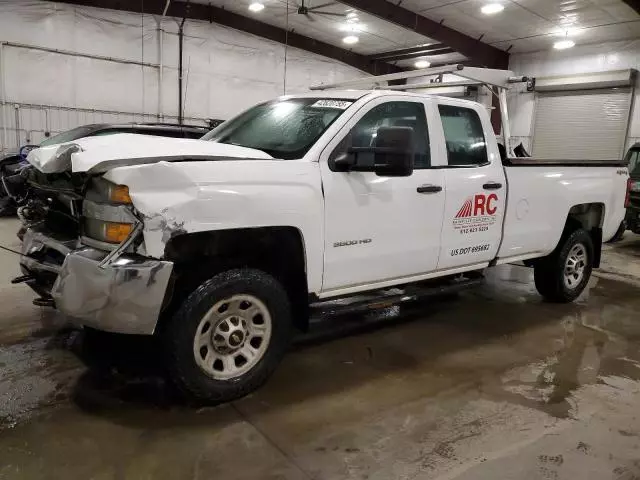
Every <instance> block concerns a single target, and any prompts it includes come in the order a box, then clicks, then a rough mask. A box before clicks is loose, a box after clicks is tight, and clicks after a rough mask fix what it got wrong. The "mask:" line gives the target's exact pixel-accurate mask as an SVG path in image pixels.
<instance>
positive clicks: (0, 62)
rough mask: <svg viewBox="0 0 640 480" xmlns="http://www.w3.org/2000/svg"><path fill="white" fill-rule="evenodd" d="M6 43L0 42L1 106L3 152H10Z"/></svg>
mask: <svg viewBox="0 0 640 480" xmlns="http://www.w3.org/2000/svg"><path fill="white" fill-rule="evenodd" d="M4 72H5V69H4V42H0V100H1V102H0V106H1V107H2V148H3V150H5V151H6V150H9V148H8V146H7V141H8V139H7V113H6V106H7V96H6V93H5V88H4V82H5V77H4Z"/></svg>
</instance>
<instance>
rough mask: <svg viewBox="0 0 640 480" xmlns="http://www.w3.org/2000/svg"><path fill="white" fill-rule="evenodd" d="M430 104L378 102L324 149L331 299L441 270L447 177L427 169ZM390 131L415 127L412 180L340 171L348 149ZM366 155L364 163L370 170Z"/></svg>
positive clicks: (326, 285) (326, 280)
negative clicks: (340, 160)
mask: <svg viewBox="0 0 640 480" xmlns="http://www.w3.org/2000/svg"><path fill="white" fill-rule="evenodd" d="M429 106H430V101H429V100H422V99H416V98H415V97H410V96H401V95H398V96H397V97H396V96H393V97H389V96H385V97H384V98H378V99H376V100H373V101H372V102H370V103H369V104H367V105H366V106H365V107H363V108H362V109H361V110H360V111H359V112H358V113H357V114H356V115H355V116H354V117H353V118H352V119H351V120H350V121H349V122H348V123H347V124H346V125H345V127H344V128H343V130H342V131H341V132H340V133H339V134H338V135H337V136H336V137H335V138H334V139H333V140H332V141H331V142H330V143H329V144H328V146H327V148H325V150H324V151H323V153H322V155H321V157H320V169H321V173H322V182H323V188H324V196H325V217H324V218H325V220H324V223H325V249H324V275H323V288H322V290H323V294H326V296H330V295H332V294H341V293H350V292H355V291H359V290H366V289H369V288H371V286H373V285H374V284H375V285H376V286H380V287H382V286H385V285H392V284H398V283H403V279H409V277H412V276H419V275H421V274H425V273H428V272H432V271H434V270H435V269H436V267H437V264H438V255H439V250H440V231H441V228H442V218H443V210H444V204H445V192H444V173H443V171H442V170H440V169H430V167H431V145H430V142H429V128H428V123H427V115H426V111H427V109H428V108H429ZM393 126H402V127H411V128H413V129H414V141H415V161H414V171H413V173H412V174H411V175H410V176H407V177H383V176H378V175H377V174H376V173H374V172H354V171H351V172H339V171H336V169H335V167H334V165H333V161H334V160H335V159H336V158H337V157H339V156H340V155H341V154H343V153H345V152H346V151H347V150H348V149H349V148H350V147H371V146H375V139H376V136H377V133H376V132H377V130H378V129H379V128H380V127H393ZM369 155H371V157H370V158H369V159H367V158H366V157H365V159H364V163H369V162H370V163H371V165H373V154H369ZM358 159H359V163H361V162H360V161H361V160H363V159H362V158H361V156H360V155H359V157H358ZM383 284H384V285H383Z"/></svg>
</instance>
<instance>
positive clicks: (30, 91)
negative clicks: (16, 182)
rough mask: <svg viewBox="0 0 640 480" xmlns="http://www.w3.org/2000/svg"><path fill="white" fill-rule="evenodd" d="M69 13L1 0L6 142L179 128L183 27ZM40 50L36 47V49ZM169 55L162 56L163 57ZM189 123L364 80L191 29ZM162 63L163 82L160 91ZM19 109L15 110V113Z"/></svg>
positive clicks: (0, 124)
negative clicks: (95, 127) (316, 87)
mask: <svg viewBox="0 0 640 480" xmlns="http://www.w3.org/2000/svg"><path fill="white" fill-rule="evenodd" d="M159 20H160V19H159V17H154V16H151V15H144V16H142V15H136V14H129V13H124V12H116V11H110V10H102V9H94V8H88V7H75V6H70V5H66V4H58V3H51V2H40V1H26V0H0V43H1V42H4V44H3V45H2V46H0V108H1V109H2V112H0V113H1V114H2V115H0V141H1V142H2V149H3V150H9V149H13V148H15V145H16V142H18V139H17V138H16V129H15V128H16V123H19V131H18V132H17V133H18V136H19V142H20V143H22V144H24V143H26V142H27V141H29V142H31V143H34V142H38V141H40V140H42V138H44V134H45V131H50V132H51V133H57V132H59V131H63V130H66V129H68V128H71V127H74V126H77V125H80V124H84V123H91V122H102V121H106V122H118V121H119V122H125V121H142V120H145V121H159V120H162V121H172V120H175V118H176V116H177V113H178V74H177V72H178V69H177V66H178V35H177V32H178V24H177V21H176V19H173V18H165V19H164V20H163V21H162V24H161V26H160V24H159ZM31 47H36V48H31ZM161 51H162V55H160V52H161ZM183 58H184V85H185V92H184V102H185V103H184V114H185V118H186V120H187V121H189V122H191V123H202V124H204V123H205V122H204V121H205V120H206V119H209V118H212V119H227V118H229V117H230V116H232V115H234V114H236V113H238V112H239V111H241V110H243V109H245V108H247V107H249V106H251V105H253V104H255V103H256V102H258V101H262V100H266V99H269V98H273V97H275V96H278V95H282V94H283V93H284V92H285V91H286V93H294V92H300V91H306V90H307V89H308V86H309V85H310V84H312V83H317V82H327V81H339V80H346V79H349V78H355V77H358V76H362V75H363V73H362V72H360V71H359V70H356V69H354V68H351V67H349V66H347V65H343V64H341V63H338V62H335V61H332V60H330V59H326V58H324V57H321V56H318V55H314V54H311V53H307V52H304V51H301V50H297V49H294V48H288V49H287V62H286V87H285V62H284V58H285V47H284V46H283V45H281V44H278V43H275V42H270V41H267V40H264V39H261V38H258V37H254V36H252V35H248V34H244V33H242V32H238V31H236V30H232V29H229V28H226V27H223V26H220V25H217V24H209V23H208V22H198V21H187V22H186V23H185V43H184V57H183ZM160 63H162V65H163V68H162V82H160ZM16 106H17V107H18V108H17V109H16V108H15V107H16Z"/></svg>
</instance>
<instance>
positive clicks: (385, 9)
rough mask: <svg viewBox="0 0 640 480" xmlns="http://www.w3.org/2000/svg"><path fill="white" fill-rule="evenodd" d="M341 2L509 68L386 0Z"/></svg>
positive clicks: (500, 55)
mask: <svg viewBox="0 0 640 480" xmlns="http://www.w3.org/2000/svg"><path fill="white" fill-rule="evenodd" d="M339 1H340V3H343V4H345V5H348V6H350V7H351V8H355V9H356V10H360V11H361V12H364V13H368V14H370V15H374V16H376V17H378V18H381V19H383V20H386V21H388V22H391V23H394V24H396V25H399V26H401V27H403V28H405V29H407V30H411V31H413V32H416V33H419V34H420V35H424V36H425V37H429V38H432V39H434V40H436V41H438V42H442V43H444V44H445V45H447V46H449V47H451V48H453V49H454V50H455V51H457V52H459V53H461V54H462V55H464V56H465V57H467V58H470V59H472V60H473V61H475V62H478V63H479V64H482V65H486V66H487V67H492V68H506V67H507V66H508V64H509V54H508V53H507V52H505V51H503V50H500V49H499V48H496V47H492V46H491V45H487V44H486V43H482V42H481V41H479V40H477V39H475V38H473V37H470V36H468V35H465V34H464V33H460V32H458V31H457V30H454V29H453V28H450V27H447V26H445V25H443V24H442V23H438V22H436V21H434V20H431V19H430V18H427V17H424V16H422V15H420V14H418V13H415V12H412V11H411V10H407V9H406V8H403V7H401V6H398V5H396V4H394V3H391V2H388V1H386V0H339ZM629 1H631V0H629Z"/></svg>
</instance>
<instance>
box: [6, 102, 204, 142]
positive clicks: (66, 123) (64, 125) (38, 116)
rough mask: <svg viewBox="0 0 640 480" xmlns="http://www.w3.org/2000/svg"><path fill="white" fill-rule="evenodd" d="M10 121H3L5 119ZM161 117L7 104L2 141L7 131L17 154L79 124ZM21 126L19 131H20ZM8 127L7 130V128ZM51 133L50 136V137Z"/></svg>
mask: <svg viewBox="0 0 640 480" xmlns="http://www.w3.org/2000/svg"><path fill="white" fill-rule="evenodd" d="M3 118H4V119H6V120H5V122H6V123H3V122H2V119H3ZM157 121H158V117H157V115H151V114H147V115H143V114H140V113H135V112H117V111H109V110H90V109H82V108H65V107H56V106H50V105H30V104H18V103H16V104H7V105H0V125H2V128H1V129H0V138H1V139H2V143H5V142H4V135H5V130H6V137H7V139H6V145H7V151H15V150H17V148H18V147H19V146H22V145H26V144H37V143H40V142H41V141H42V140H44V139H45V138H47V137H48V136H53V135H56V134H58V133H61V132H64V131H66V130H69V129H71V128H74V127H77V126H79V125H86V124H89V123H129V122H157ZM163 122H166V123H177V122H178V118H177V117H175V116H170V115H169V116H166V115H165V116H164V118H163ZM184 123H185V124H190V125H203V126H206V125H207V121H206V120H205V119H202V118H193V117H186V118H185V119H184ZM16 126H17V129H16ZM5 127H6V129H5ZM47 132H48V133H49V135H47Z"/></svg>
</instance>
